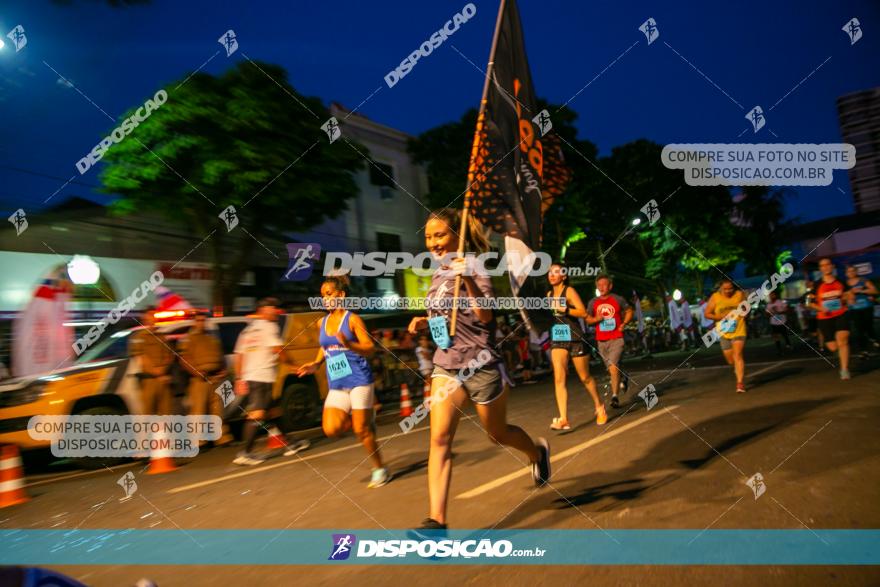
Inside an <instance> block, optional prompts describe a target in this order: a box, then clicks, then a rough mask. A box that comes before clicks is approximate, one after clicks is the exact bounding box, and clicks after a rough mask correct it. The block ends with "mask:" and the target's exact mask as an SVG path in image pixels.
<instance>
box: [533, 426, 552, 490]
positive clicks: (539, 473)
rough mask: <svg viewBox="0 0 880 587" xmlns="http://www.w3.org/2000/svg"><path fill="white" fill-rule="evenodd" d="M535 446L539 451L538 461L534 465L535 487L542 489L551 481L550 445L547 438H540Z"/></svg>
mask: <svg viewBox="0 0 880 587" xmlns="http://www.w3.org/2000/svg"><path fill="white" fill-rule="evenodd" d="M535 446H536V447H537V449H538V460H537V461H535V462H534V463H532V479H533V480H534V481H535V487H541V486H542V485H544V484H545V483H547V482H548V481H550V443H549V442H547V439H546V438H539V439H538V440H537V442H535Z"/></svg>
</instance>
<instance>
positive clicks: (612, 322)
mask: <svg viewBox="0 0 880 587" xmlns="http://www.w3.org/2000/svg"><path fill="white" fill-rule="evenodd" d="M615 328H617V319H616V318H605V319H604V320H602V321H601V322H599V330H600V331H602V332H611V331H613V330H614V329H615Z"/></svg>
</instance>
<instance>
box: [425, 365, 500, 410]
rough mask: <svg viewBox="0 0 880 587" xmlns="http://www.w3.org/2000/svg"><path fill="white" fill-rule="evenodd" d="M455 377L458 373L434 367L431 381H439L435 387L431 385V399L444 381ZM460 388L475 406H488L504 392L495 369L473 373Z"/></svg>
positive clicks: (441, 387) (440, 388) (479, 370)
mask: <svg viewBox="0 0 880 587" xmlns="http://www.w3.org/2000/svg"><path fill="white" fill-rule="evenodd" d="M463 371H465V372H466V371H467V370H466V369H463ZM457 377H459V372H458V371H450V370H448V369H444V368H443V367H437V366H435V367H434V372H433V373H432V374H431V379H432V380H433V379H440V381H438V382H437V383H436V385H431V397H432V398H434V397H435V393H438V392H439V391H440V390H442V389H444V387H443V385H444V380H449V379H456V378H457ZM461 386H462V387H464V390H465V391H466V392H467V394H468V397H470V398H471V401H472V402H474V403H475V404H488V403H490V402H491V401H493V400H495V399H496V398H497V397H498V396H500V395H501V392H502V391H504V386H503V385H502V383H501V374H500V373H499V372H498V368H497V367H489V368H488V369H477V370H476V371H474V372H473V375H471V376H470V377H468V378H467V379H464V380H463V381H462V382H461Z"/></svg>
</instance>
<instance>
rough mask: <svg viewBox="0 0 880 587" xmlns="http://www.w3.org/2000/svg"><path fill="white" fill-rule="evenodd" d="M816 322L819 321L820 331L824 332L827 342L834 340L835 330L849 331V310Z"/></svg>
mask: <svg viewBox="0 0 880 587" xmlns="http://www.w3.org/2000/svg"><path fill="white" fill-rule="evenodd" d="M816 322H818V323H819V331H820V332H821V333H822V336H823V337H824V338H825V341H826V342H828V341H832V340H834V333H835V332H840V331H847V332H849V312H844V313H843V314H841V315H840V316H835V317H834V318H826V319H825V320H816Z"/></svg>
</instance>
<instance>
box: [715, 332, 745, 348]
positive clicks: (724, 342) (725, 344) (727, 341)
mask: <svg viewBox="0 0 880 587" xmlns="http://www.w3.org/2000/svg"><path fill="white" fill-rule="evenodd" d="M745 339H746V337H745V336H734V337H733V338H724V337H721V338H719V339H718V344H720V345H721V350H722V351H729V350H730V349H732V348H733V341H735V340H745Z"/></svg>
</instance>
